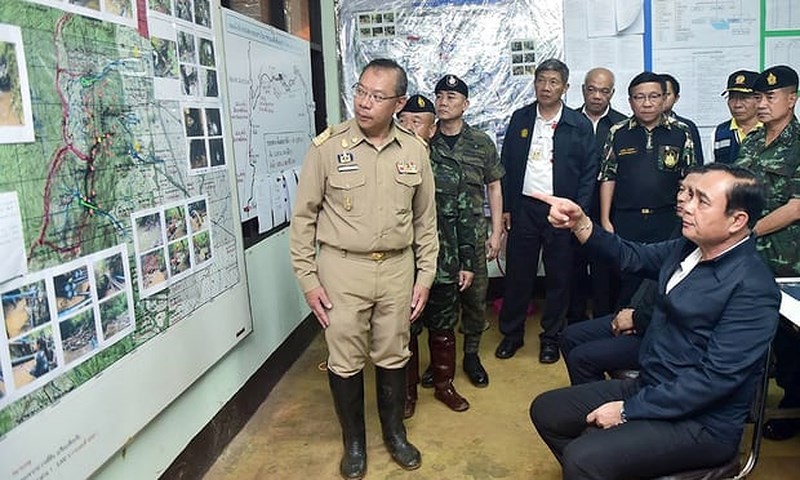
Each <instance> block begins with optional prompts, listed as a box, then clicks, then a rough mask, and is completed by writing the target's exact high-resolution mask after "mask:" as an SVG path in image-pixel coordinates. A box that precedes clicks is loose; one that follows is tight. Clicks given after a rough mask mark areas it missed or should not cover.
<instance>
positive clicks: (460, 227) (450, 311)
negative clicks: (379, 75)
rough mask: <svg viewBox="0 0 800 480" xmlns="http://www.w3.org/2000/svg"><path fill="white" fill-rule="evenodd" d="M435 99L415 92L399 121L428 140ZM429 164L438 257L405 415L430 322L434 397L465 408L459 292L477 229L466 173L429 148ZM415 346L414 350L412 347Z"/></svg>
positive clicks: (408, 412)
mask: <svg viewBox="0 0 800 480" xmlns="http://www.w3.org/2000/svg"><path fill="white" fill-rule="evenodd" d="M433 118H434V113H433V105H432V104H431V102H430V100H428V99H427V98H425V97H423V96H421V95H414V96H412V97H411V98H409V101H408V102H406V105H405V107H404V108H403V110H401V111H400V113H398V119H399V121H400V124H401V125H402V126H405V127H407V128H410V129H412V130H413V131H414V132H415V133H417V134H418V135H420V136H425V138H424V139H425V140H429V139H430V136H431V135H432V133H433V129H432V128H431V126H432V125H433ZM431 168H432V170H433V177H434V180H435V183H436V215H437V226H438V229H439V258H438V262H437V268H436V277H435V279H434V282H433V286H432V287H431V293H430V296H429V297H428V304H427V306H426V307H425V310H424V311H423V312H422V317H421V321H418V322H415V323H412V324H411V339H412V340H411V342H410V343H411V345H410V349H411V350H412V361H410V362H409V363H408V364H407V365H406V374H407V377H406V378H407V380H406V383H407V385H408V392H407V395H406V409H405V416H406V418H408V417H411V416H412V415H414V409H415V407H416V400H417V388H416V385H417V382H418V377H419V371H418V369H419V363H418V361H416V362H415V361H414V360H413V359H414V358H415V357H417V358H418V350H419V348H418V340H417V338H418V337H419V334H420V333H421V332H422V327H423V325H424V326H426V327H428V346H429V347H430V352H431V367H430V369H431V371H432V373H433V385H434V388H435V391H434V397H436V399H437V400H439V401H441V402H442V403H444V404H445V405H447V406H448V407H449V408H450V409H452V410H454V411H456V412H463V411H465V410H467V409H468V408H469V402H468V401H467V400H466V399H465V398H464V397H462V396H461V395H459V393H458V392H457V391H456V389H455V387H454V386H453V378H454V376H455V366H456V364H455V358H456V338H455V332H454V328H455V325H456V323H457V322H458V295H459V292H460V291H464V290H466V289H467V288H469V287H470V285H471V284H472V278H473V273H472V272H473V263H474V256H475V244H476V240H477V238H476V235H475V228H474V219H473V217H474V215H473V208H472V205H471V202H470V198H469V195H468V191H467V188H466V177H465V175H464V172H463V170H462V168H461V163H459V162H458V160H456V159H454V158H452V157H451V156H448V155H443V154H442V152H440V151H439V150H438V149H432V150H431ZM415 350H416V351H415Z"/></svg>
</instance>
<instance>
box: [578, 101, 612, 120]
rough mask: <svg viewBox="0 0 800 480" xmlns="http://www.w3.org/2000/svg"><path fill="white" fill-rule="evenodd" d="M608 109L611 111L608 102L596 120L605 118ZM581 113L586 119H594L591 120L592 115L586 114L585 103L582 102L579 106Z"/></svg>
mask: <svg viewBox="0 0 800 480" xmlns="http://www.w3.org/2000/svg"><path fill="white" fill-rule="evenodd" d="M610 111H611V104H610V103H609V104H608V105H606V109H605V111H603V114H602V115H600V116H599V117H597V121H598V122H599V121H600V120H602V119H604V118H606V117H607V116H608V112H610ZM581 113H582V114H583V115H584V116H585V117H586V118H588V119H589V121H592V122H593V121H594V120H592V117H590V116H589V115H587V114H586V104H585V103H584V104H583V106H582V107H581Z"/></svg>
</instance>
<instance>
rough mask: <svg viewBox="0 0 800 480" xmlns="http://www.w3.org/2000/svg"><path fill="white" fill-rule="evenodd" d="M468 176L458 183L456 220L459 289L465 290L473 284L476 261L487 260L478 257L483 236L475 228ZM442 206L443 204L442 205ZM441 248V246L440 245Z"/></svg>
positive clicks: (462, 177)
mask: <svg viewBox="0 0 800 480" xmlns="http://www.w3.org/2000/svg"><path fill="white" fill-rule="evenodd" d="M465 180H466V177H465V176H464V175H463V173H462V175H461V179H460V181H459V183H458V197H457V198H458V199H457V202H456V203H457V205H458V217H457V220H456V243H457V246H458V264H459V268H458V270H459V272H458V289H459V290H460V291H464V290H466V289H468V288H469V287H470V285H472V279H473V277H474V276H475V274H474V272H475V262H485V261H486V260H485V259H483V258H476V255H475V246H476V245H477V244H478V242H481V241H483V238H480V237H479V236H478V229H477V228H475V222H476V220H477V219H476V217H475V210H474V208H473V205H472V198H470V195H469V193H468V191H467V183H466V181H465ZM440 208H441V206H440ZM440 248H441V247H440Z"/></svg>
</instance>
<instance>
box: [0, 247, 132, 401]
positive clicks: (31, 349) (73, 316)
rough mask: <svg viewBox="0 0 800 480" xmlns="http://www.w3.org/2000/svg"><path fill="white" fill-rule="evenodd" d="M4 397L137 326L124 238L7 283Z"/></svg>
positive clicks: (1, 340)
mask: <svg viewBox="0 0 800 480" xmlns="http://www.w3.org/2000/svg"><path fill="white" fill-rule="evenodd" d="M0 298H2V304H3V309H2V320H3V321H2V323H0V329H1V330H0V332H2V335H0V366H2V370H1V371H2V375H0V405H3V404H5V403H6V402H11V401H13V400H15V399H17V398H19V397H21V396H23V395H25V394H27V393H29V392H31V391H33V390H34V389H36V388H38V387H40V386H41V385H43V384H45V383H47V381H49V380H50V379H52V378H54V377H56V376H58V375H60V374H63V373H64V372H65V371H67V370H70V369H72V368H74V367H75V366H77V365H79V364H80V363H82V362H83V361H85V360H87V359H89V358H91V357H92V356H94V355H95V354H97V353H98V352H100V351H101V350H102V349H103V348H105V347H107V346H109V345H112V344H113V343H114V342H116V341H117V340H119V339H121V338H123V337H125V336H126V335H128V334H129V333H131V332H133V330H134V328H135V315H134V310H133V290H132V288H131V275H130V269H129V264H128V248H127V245H125V244H122V245H118V246H116V247H113V248H110V249H108V250H104V251H102V252H98V253H96V254H93V255H89V256H87V257H83V258H80V259H78V260H75V261H72V262H69V263H65V264H63V265H59V266H58V267H55V268H52V269H47V270H42V271H40V272H37V273H35V274H33V275H29V276H26V277H24V278H21V279H19V280H17V281H16V282H12V283H9V284H7V285H3V290H2V291H0Z"/></svg>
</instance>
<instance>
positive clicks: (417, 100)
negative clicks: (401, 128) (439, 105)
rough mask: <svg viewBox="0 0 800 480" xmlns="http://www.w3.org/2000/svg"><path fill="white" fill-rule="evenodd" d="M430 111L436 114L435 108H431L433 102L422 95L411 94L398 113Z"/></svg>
mask: <svg viewBox="0 0 800 480" xmlns="http://www.w3.org/2000/svg"><path fill="white" fill-rule="evenodd" d="M403 112H408V113H424V112H428V113H432V114H434V115H436V109H434V108H433V103H431V101H430V100H428V99H427V98H425V97H423V96H422V95H411V96H410V97H408V101H407V102H406V105H405V106H404V107H403V109H402V110H400V112H399V113H403Z"/></svg>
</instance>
